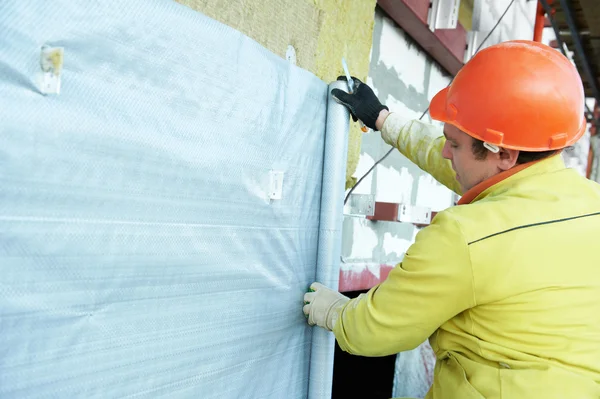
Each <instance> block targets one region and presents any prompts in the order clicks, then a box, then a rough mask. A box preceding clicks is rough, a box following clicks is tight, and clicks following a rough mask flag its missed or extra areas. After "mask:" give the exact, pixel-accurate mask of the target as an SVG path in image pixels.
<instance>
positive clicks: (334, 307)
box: [302, 283, 350, 331]
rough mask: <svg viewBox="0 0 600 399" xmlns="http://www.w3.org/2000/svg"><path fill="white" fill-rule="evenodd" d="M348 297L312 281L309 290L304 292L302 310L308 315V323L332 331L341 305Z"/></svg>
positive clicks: (342, 305)
mask: <svg viewBox="0 0 600 399" xmlns="http://www.w3.org/2000/svg"><path fill="white" fill-rule="evenodd" d="M349 300H350V298H348V297H347V296H344V295H342V294H340V293H339V292H337V291H334V290H332V289H329V288H327V287H325V286H324V285H323V284H320V283H312V284H311V285H310V292H307V293H306V294H304V307H303V308H302V311H303V312H304V315H305V316H306V317H308V324H310V325H311V326H314V325H315V324H316V325H318V326H319V327H323V328H325V329H326V330H329V331H332V330H333V327H334V326H335V323H336V321H337V319H338V317H339V315H340V311H341V310H342V307H344V305H345V304H346V302H348V301H349Z"/></svg>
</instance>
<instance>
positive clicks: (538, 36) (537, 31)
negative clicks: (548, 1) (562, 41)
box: [533, 0, 546, 43]
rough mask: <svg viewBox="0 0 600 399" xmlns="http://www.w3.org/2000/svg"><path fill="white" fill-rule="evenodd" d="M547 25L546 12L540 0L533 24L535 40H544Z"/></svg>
mask: <svg viewBox="0 0 600 399" xmlns="http://www.w3.org/2000/svg"><path fill="white" fill-rule="evenodd" d="M545 25H546V12H545V11H544V7H543V6H542V3H541V2H540V1H539V0H538V4H537V10H536V12H535V24H534V25H533V41H534V42H540V43H541V42H542V35H543V33H544V26H545Z"/></svg>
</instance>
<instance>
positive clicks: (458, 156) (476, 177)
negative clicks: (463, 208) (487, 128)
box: [442, 123, 519, 193]
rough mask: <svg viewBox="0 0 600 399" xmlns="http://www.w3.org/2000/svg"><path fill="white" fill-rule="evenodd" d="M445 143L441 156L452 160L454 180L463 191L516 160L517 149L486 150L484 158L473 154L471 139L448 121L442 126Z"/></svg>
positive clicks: (513, 163) (511, 165)
mask: <svg viewBox="0 0 600 399" xmlns="http://www.w3.org/2000/svg"><path fill="white" fill-rule="evenodd" d="M444 136H446V144H445V145H444V149H443V150H442V156H443V157H444V158H446V159H448V160H450V162H452V169H454V171H455V172H456V180H457V181H458V183H459V184H460V187H461V189H462V192H463V193H465V192H466V191H468V190H469V189H471V188H473V187H474V186H476V185H477V184H479V183H481V182H482V181H484V180H487V179H489V178H490V177H492V176H494V175H496V174H498V173H500V172H502V171H504V170H508V169H510V168H512V167H513V166H515V164H516V162H517V157H518V155H519V151H516V150H506V149H504V148H501V149H500V152H498V153H496V154H495V153H493V152H491V151H488V152H487V154H486V157H485V158H484V159H478V158H477V157H476V156H475V154H473V150H472V146H473V139H472V138H471V136H469V135H468V134H466V133H465V132H463V131H462V130H460V129H458V128H457V127H454V126H452V125H450V124H448V123H446V124H445V126H444Z"/></svg>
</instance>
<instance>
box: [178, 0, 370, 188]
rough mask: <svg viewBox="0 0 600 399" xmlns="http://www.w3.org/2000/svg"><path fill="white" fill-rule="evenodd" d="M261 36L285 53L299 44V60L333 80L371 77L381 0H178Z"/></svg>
mask: <svg viewBox="0 0 600 399" xmlns="http://www.w3.org/2000/svg"><path fill="white" fill-rule="evenodd" d="M176 1H177V2H179V3H181V4H184V5H186V6H188V7H190V8H192V9H194V10H197V11H200V12H201V13H203V14H205V15H207V16H209V17H211V18H213V19H215V20H217V21H219V22H222V23H224V24H226V25H228V26H231V27H232V28H234V29H236V30H238V31H240V32H242V33H243V34H245V35H246V36H248V37H250V38H252V39H254V40H256V41H257V42H258V43H260V44H261V45H263V46H264V47H266V48H268V49H269V50H270V51H272V52H273V53H275V54H278V55H279V56H281V57H282V58H285V53H286V50H287V47H288V45H292V46H294V48H295V50H296V59H297V62H296V65H298V66H299V67H301V68H304V69H306V70H308V71H310V72H312V73H314V74H315V75H316V76H318V77H319V78H320V79H322V80H323V81H325V82H327V83H329V82H331V81H333V80H335V79H336V78H337V77H338V76H340V75H343V70H342V64H341V60H342V57H345V58H346V61H347V62H348V67H349V68H350V73H352V75H353V76H356V77H357V78H359V79H361V80H363V81H364V80H365V79H366V77H367V74H368V72H369V54H370V52H371V43H372V37H373V23H374V15H375V4H376V0H237V1H223V0H176ZM362 134H363V133H362V132H361V131H360V128H359V127H358V125H357V124H355V123H352V124H351V127H350V139H349V143H348V165H347V169H346V187H347V188H349V187H351V186H352V185H353V184H354V182H355V181H356V178H353V177H352V175H353V174H354V172H355V171H356V166H357V165H358V160H359V156H360V147H361V143H362Z"/></svg>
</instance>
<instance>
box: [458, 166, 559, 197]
mask: <svg viewBox="0 0 600 399" xmlns="http://www.w3.org/2000/svg"><path fill="white" fill-rule="evenodd" d="M561 169H565V163H564V161H563V159H562V157H561V155H560V154H556V155H552V156H551V157H548V158H545V159H542V160H539V161H533V162H529V163H524V164H522V165H517V166H515V167H513V168H511V169H509V170H506V171H504V172H501V173H498V174H497V175H494V176H492V177H490V178H489V179H487V180H484V181H482V182H481V183H479V184H477V185H476V186H475V187H472V188H471V189H470V190H468V191H467V192H466V193H464V194H463V196H462V197H461V198H460V200H459V201H458V203H457V205H465V204H472V203H473V202H476V201H479V200H480V199H482V198H485V197H487V196H488V195H489V194H490V193H492V192H494V191H496V190H497V189H499V188H500V187H502V186H506V185H509V184H511V183H512V182H514V181H516V180H520V179H522V178H524V177H528V176H533V175H537V174H541V173H547V172H554V171H557V170H561Z"/></svg>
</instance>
